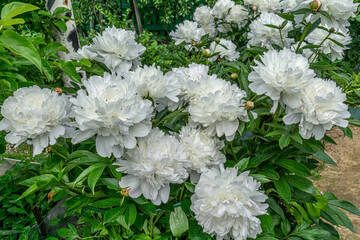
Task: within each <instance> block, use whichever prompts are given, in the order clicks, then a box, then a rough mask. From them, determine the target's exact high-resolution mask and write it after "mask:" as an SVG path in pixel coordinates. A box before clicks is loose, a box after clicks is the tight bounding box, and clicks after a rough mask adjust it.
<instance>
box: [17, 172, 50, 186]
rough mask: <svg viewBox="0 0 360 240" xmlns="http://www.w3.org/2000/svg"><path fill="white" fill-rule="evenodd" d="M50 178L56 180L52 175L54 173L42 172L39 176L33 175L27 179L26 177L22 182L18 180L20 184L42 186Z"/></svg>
mask: <svg viewBox="0 0 360 240" xmlns="http://www.w3.org/2000/svg"><path fill="white" fill-rule="evenodd" d="M51 180H56V178H55V177H54V175H52V174H43V175H40V176H35V177H32V178H29V179H26V180H24V181H22V182H20V184H21V185H25V186H31V185H34V184H36V185H38V186H44V185H46V184H48V183H49V182H50V181H51Z"/></svg>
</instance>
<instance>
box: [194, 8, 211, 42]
mask: <svg viewBox="0 0 360 240" xmlns="http://www.w3.org/2000/svg"><path fill="white" fill-rule="evenodd" d="M194 20H195V22H197V23H198V24H199V25H200V26H201V27H202V29H204V31H205V32H206V33H207V34H209V37H211V38H213V37H215V36H216V27H215V20H214V17H213V15H212V13H211V8H209V7H208V6H202V7H198V8H196V10H195V12H194Z"/></svg>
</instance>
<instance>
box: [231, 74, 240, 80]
mask: <svg viewBox="0 0 360 240" xmlns="http://www.w3.org/2000/svg"><path fill="white" fill-rule="evenodd" d="M230 77H231V79H232V80H235V79H237V78H238V77H239V74H237V73H232V74H231V75H230Z"/></svg>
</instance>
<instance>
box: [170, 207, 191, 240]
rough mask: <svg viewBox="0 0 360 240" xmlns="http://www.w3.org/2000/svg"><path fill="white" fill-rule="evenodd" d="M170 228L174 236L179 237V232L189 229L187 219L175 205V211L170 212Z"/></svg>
mask: <svg viewBox="0 0 360 240" xmlns="http://www.w3.org/2000/svg"><path fill="white" fill-rule="evenodd" d="M169 223H170V229H171V232H172V234H173V235H174V236H175V237H180V236H181V234H183V233H184V232H186V231H187V230H189V221H188V218H187V216H186V214H185V213H184V211H183V210H182V209H181V208H180V207H177V208H175V212H172V213H171V214H170V219H169Z"/></svg>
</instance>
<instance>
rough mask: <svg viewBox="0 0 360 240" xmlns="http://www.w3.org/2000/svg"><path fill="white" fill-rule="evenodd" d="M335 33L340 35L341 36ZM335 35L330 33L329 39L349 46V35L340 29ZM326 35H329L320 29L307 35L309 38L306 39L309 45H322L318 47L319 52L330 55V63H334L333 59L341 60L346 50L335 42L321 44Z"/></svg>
mask: <svg viewBox="0 0 360 240" xmlns="http://www.w3.org/2000/svg"><path fill="white" fill-rule="evenodd" d="M324 27H325V28H328V29H329V27H328V26H326V25H325V26H324ZM337 33H341V34H342V35H343V36H341V35H339V34H337ZM337 33H332V34H331V35H330V38H332V39H334V40H335V41H337V42H339V43H341V44H342V45H344V46H346V45H349V44H350V43H351V37H350V35H349V33H347V32H343V31H341V30H340V29H339V30H338V31H337ZM328 34H329V32H328V31H326V30H324V29H321V28H316V29H315V30H314V31H313V32H311V33H310V34H309V36H307V38H306V39H307V41H308V42H309V43H312V44H315V45H320V44H321V43H322V44H321V47H320V51H321V52H323V53H325V54H331V60H332V61H334V60H335V59H338V60H341V59H342V58H343V56H344V50H345V49H348V48H347V47H341V46H339V45H338V44H336V43H335V42H333V41H331V40H330V39H327V40H325V42H323V41H324V39H325V38H326V37H327V35H328Z"/></svg>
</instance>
